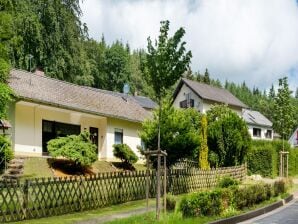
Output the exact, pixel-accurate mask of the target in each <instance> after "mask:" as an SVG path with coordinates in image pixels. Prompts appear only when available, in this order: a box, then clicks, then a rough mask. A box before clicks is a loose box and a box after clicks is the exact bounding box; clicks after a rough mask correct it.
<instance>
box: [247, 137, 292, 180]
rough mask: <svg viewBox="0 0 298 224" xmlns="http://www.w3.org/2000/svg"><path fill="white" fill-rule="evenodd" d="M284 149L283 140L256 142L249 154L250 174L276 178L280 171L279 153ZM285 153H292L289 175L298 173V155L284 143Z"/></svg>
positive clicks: (253, 143)
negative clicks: (297, 163)
mask: <svg viewBox="0 0 298 224" xmlns="http://www.w3.org/2000/svg"><path fill="white" fill-rule="evenodd" d="M282 149H283V142H282V141H281V140H274V141H266V140H254V141H253V142H252V147H251V149H250V150H249V152H248V154H247V168H248V173H249V174H260V175H262V176H265V177H276V176H277V175H278V170H279V152H280V151H281V150H282ZM284 149H285V151H289V152H290V156H289V174H290V175H295V174H297V173H298V165H296V161H298V157H297V156H296V155H298V153H296V152H295V151H293V150H292V149H291V147H290V145H289V144H288V142H286V141H285V142H284ZM296 166H297V167H296Z"/></svg>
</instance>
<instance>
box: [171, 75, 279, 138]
mask: <svg viewBox="0 0 298 224" xmlns="http://www.w3.org/2000/svg"><path fill="white" fill-rule="evenodd" d="M215 104H225V105H227V106H228V107H229V108H230V109H232V110H233V111H235V112H236V113H237V114H238V115H239V116H240V117H242V118H243V119H244V120H245V121H246V123H247V126H248V129H249V133H250V134H251V136H252V138H253V139H268V140H269V139H270V140H272V139H273V130H272V123H271V121H269V120H268V119H267V118H266V117H265V116H263V115H262V114H261V113H259V112H258V111H252V110H248V109H247V108H248V106H246V105H245V104H244V103H242V102H241V101H240V100H239V99H238V98H237V97H235V96H234V95H233V94H231V93H230V92H229V91H228V90H226V89H223V88H219V87H214V86H211V85H207V84H204V83H200V82H196V81H192V80H188V79H185V78H182V79H181V80H180V82H179V84H178V86H177V88H176V90H175V92H174V95H173V105H174V106H175V107H177V108H188V107H193V108H196V109H197V110H198V111H200V112H201V113H206V111H208V110H209V109H210V108H211V107H212V106H213V105H215Z"/></svg>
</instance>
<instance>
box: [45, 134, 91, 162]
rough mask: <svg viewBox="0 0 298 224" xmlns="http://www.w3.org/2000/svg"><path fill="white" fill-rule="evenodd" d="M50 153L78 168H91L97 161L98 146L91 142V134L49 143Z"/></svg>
mask: <svg viewBox="0 0 298 224" xmlns="http://www.w3.org/2000/svg"><path fill="white" fill-rule="evenodd" d="M48 151H49V153H50V155H51V156H53V157H64V158H67V159H69V160H71V161H73V162H74V163H75V164H76V165H77V166H82V167H84V166H90V165H91V164H92V163H93V162H95V161H96V160H97V155H96V146H95V145H94V144H92V142H91V141H90V134H89V133H88V132H82V133H81V134H79V135H69V136H66V137H59V138H56V139H52V140H50V141H49V142H48Z"/></svg>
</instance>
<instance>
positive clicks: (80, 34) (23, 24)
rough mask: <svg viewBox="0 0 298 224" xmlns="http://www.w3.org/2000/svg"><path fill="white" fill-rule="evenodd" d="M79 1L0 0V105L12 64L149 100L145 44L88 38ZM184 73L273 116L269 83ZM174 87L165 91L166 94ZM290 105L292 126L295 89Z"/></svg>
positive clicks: (297, 116)
mask: <svg viewBox="0 0 298 224" xmlns="http://www.w3.org/2000/svg"><path fill="white" fill-rule="evenodd" d="M79 3H80V1H79V0H1V1H0V40H1V42H0V85H1V90H0V95H1V97H0V104H4V102H5V100H7V99H8V98H9V97H10V95H11V94H12V93H9V94H6V93H7V91H8V90H6V89H5V88H6V87H4V85H2V84H3V83H5V81H6V79H7V77H8V73H9V70H10V69H11V68H19V69H24V70H27V71H32V72H33V71H34V70H36V69H41V70H43V71H44V72H45V74H46V75H47V76H50V77H53V78H57V79H61V80H65V81H68V82H72V83H76V84H79V85H86V86H92V87H95V88H100V89H106V90H112V91H119V92H120V91H122V87H123V85H124V83H128V84H129V85H130V87H131V88H130V89H131V94H136V93H137V94H138V95H144V96H148V97H150V98H152V99H154V94H153V90H152V87H150V86H149V85H148V84H147V83H146V81H145V78H144V64H145V63H144V60H145V59H146V50H147V49H131V48H130V46H129V43H123V42H122V41H120V40H115V41H114V42H113V43H112V44H110V45H109V44H107V43H106V41H105V37H104V34H103V35H102V37H101V39H100V40H99V41H97V40H94V39H92V38H90V37H89V36H88V27H87V26H86V24H83V23H82V22H81V16H82V11H81V9H80V4H79ZM183 75H184V76H185V77H187V78H190V79H194V80H197V81H199V82H204V83H207V84H211V85H214V86H218V87H223V88H226V89H228V90H229V91H230V92H231V93H233V94H234V95H235V96H236V97H238V98H239V99H240V100H241V101H243V102H244V103H245V104H246V105H248V106H249V107H250V108H251V109H254V110H258V111H260V112H261V113H262V114H264V115H265V116H266V117H267V118H269V119H270V120H272V119H274V114H273V111H274V110H273V108H274V98H275V96H276V95H277V92H278V90H277V89H274V86H273V85H272V87H271V89H270V91H268V92H266V91H263V90H260V89H258V87H254V88H253V89H250V88H249V87H248V86H247V85H246V84H245V82H243V83H242V84H236V83H233V82H232V81H231V80H226V81H225V83H221V82H220V81H219V80H215V79H213V78H212V75H210V74H209V71H208V69H206V71H203V72H199V71H197V72H192V71H191V70H189V71H188V72H186V73H185V74H183ZM282 75H283V76H285V74H281V76H282ZM272 82H275V83H276V82H277V80H272ZM174 87H175V85H174V86H173V87H172V89H171V90H169V96H171V93H172V90H173V88H174ZM290 104H291V105H292V107H293V109H294V113H293V116H294V117H293V120H294V122H295V125H294V126H293V127H297V126H298V88H297V89H296V92H295V93H294V94H292V95H291V97H290ZM1 110H2V109H1ZM3 113H4V112H3V111H0V114H3Z"/></svg>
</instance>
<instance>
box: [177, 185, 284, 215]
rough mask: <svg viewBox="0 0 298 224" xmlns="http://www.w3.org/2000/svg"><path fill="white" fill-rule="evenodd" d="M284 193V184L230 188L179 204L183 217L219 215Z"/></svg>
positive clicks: (188, 199)
mask: <svg viewBox="0 0 298 224" xmlns="http://www.w3.org/2000/svg"><path fill="white" fill-rule="evenodd" d="M285 192H286V183H285V182H284V181H278V182H276V183H274V185H270V184H264V183H259V184H254V185H247V186H232V187H229V188H219V189H215V190H212V191H204V192H199V193H193V194H190V195H187V196H185V197H184V198H183V199H182V200H181V203H180V207H179V209H180V211H181V212H182V215H183V217H195V216H212V215H221V214H223V213H224V212H225V210H227V209H231V208H233V209H234V210H242V209H244V208H248V207H252V206H254V205H256V204H259V203H261V202H263V201H266V200H269V199H270V198H271V197H273V196H277V195H280V194H283V193H285Z"/></svg>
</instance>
